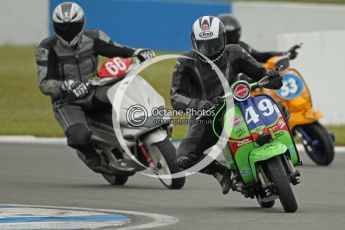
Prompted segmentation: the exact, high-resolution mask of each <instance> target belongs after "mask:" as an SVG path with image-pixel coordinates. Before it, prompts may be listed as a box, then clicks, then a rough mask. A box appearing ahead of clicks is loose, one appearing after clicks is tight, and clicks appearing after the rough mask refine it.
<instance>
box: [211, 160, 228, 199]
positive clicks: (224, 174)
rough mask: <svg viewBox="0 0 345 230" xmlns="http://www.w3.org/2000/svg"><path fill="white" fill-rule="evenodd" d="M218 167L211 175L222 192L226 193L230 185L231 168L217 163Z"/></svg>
mask: <svg viewBox="0 0 345 230" xmlns="http://www.w3.org/2000/svg"><path fill="white" fill-rule="evenodd" d="M218 167H219V169H218V171H217V172H215V173H214V174H213V176H214V178H216V180H217V181H218V182H219V184H220V186H221V187H222V192H223V194H228V193H229V191H230V189H231V185H232V180H231V170H230V169H228V168H227V167H225V166H223V165H219V166H218Z"/></svg>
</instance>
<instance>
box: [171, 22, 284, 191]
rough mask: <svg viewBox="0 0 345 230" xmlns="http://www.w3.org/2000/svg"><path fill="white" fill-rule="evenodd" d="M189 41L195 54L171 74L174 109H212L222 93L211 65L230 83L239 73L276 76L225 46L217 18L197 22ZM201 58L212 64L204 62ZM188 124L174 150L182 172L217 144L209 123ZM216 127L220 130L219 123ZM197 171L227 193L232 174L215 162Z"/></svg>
mask: <svg viewBox="0 0 345 230" xmlns="http://www.w3.org/2000/svg"><path fill="white" fill-rule="evenodd" d="M192 42H193V48H194V51H191V52H189V53H187V54H185V55H184V56H185V57H182V58H180V59H178V60H177V63H176V66H175V70H174V73H173V79H172V88H171V103H172V106H173V108H174V109H175V110H183V111H186V110H187V108H189V109H191V108H192V109H195V110H207V109H210V108H212V107H213V106H214V103H213V102H212V100H213V99H214V98H217V97H219V96H222V95H223V94H224V90H223V87H222V85H221V82H220V80H219V78H218V76H217V74H216V72H215V71H214V70H213V67H212V66H213V65H214V64H215V65H216V66H217V67H218V68H219V69H220V70H221V71H222V72H223V74H224V75H225V78H226V80H227V81H228V82H229V83H231V82H232V81H234V80H235V76H236V75H237V74H238V73H242V72H243V73H245V74H247V75H248V76H249V77H251V78H253V79H255V80H259V79H261V78H262V77H264V76H267V75H268V76H272V77H274V76H277V75H278V73H277V72H276V71H268V72H267V71H266V70H265V69H264V68H263V67H262V66H261V65H260V64H259V63H257V62H256V61H255V60H254V59H253V58H252V57H251V56H250V55H249V54H248V53H247V52H246V51H245V50H244V49H243V48H241V47H240V46H238V45H226V33H225V28H224V26H223V23H222V22H221V21H220V20H219V19H218V18H217V17H212V16H205V17H201V18H199V19H198V20H196V22H195V23H194V24H193V29H192ZM202 55H205V56H206V57H207V58H209V59H210V60H212V61H207V60H206V59H205V58H204V57H202ZM281 86H282V83H281V80H280V81H277V82H276V83H275V84H272V85H271V88H280V87H281ZM191 121H192V123H191V124H190V126H189V129H188V133H187V136H186V138H185V139H184V140H183V141H182V143H181V145H180V146H179V148H178V151H177V163H178V165H179V166H180V167H181V168H182V169H188V168H190V167H192V166H194V165H195V164H197V163H198V162H199V161H200V160H201V159H203V157H205V155H204V154H203V152H204V151H205V150H206V149H208V148H210V147H212V146H213V145H215V143H216V142H217V141H218V137H217V136H216V135H215V134H214V133H213V130H212V124H211V123H210V122H207V121H206V122H200V121H196V119H195V117H193V116H192V117H191ZM216 126H217V128H218V129H220V130H221V129H222V127H221V123H220V122H218V124H216ZM200 172H201V173H205V174H210V175H213V176H214V177H215V178H216V179H217V180H218V182H219V183H220V185H221V187H222V192H223V193H224V194H226V193H228V192H229V190H230V188H231V179H230V177H231V171H230V170H229V169H228V168H227V167H225V166H224V165H222V164H220V163H219V162H217V161H215V160H214V161H213V162H212V163H211V164H209V165H208V166H206V167H205V168H203V169H202V170H200Z"/></svg>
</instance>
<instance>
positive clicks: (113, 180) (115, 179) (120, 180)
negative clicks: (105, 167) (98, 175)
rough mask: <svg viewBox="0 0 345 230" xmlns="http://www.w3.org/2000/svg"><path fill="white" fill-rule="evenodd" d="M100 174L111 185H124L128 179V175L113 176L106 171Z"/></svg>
mask: <svg viewBox="0 0 345 230" xmlns="http://www.w3.org/2000/svg"><path fill="white" fill-rule="evenodd" d="M102 176H103V177H104V179H105V180H106V181H108V182H109V184H111V185H124V184H126V182H127V181H128V176H122V175H121V176H115V175H111V174H107V173H102Z"/></svg>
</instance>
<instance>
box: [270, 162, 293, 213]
mask: <svg viewBox="0 0 345 230" xmlns="http://www.w3.org/2000/svg"><path fill="white" fill-rule="evenodd" d="M267 168H268V171H269V174H270V176H271V179H272V181H273V183H274V185H275V187H276V189H277V193H278V196H279V200H280V202H281V204H282V206H283V208H284V211H285V212H296V210H297V209H298V205H297V202H296V198H295V195H294V194H293V191H292V188H291V185H290V183H289V179H288V177H287V175H286V173H285V168H284V166H283V163H282V161H281V159H280V157H274V158H272V159H271V160H269V161H268V162H267Z"/></svg>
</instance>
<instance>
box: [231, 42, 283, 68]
mask: <svg viewBox="0 0 345 230" xmlns="http://www.w3.org/2000/svg"><path fill="white" fill-rule="evenodd" d="M237 44H238V45H240V46H241V47H242V48H243V49H244V50H245V51H247V52H248V53H249V54H250V55H252V57H253V58H254V59H255V60H257V61H258V62H261V63H265V62H266V61H267V60H268V59H270V58H271V57H274V56H282V55H284V54H285V52H275V51H268V52H260V51H257V50H255V49H253V48H252V47H251V46H249V45H248V44H247V43H245V42H243V41H239V42H238V43H237Z"/></svg>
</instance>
